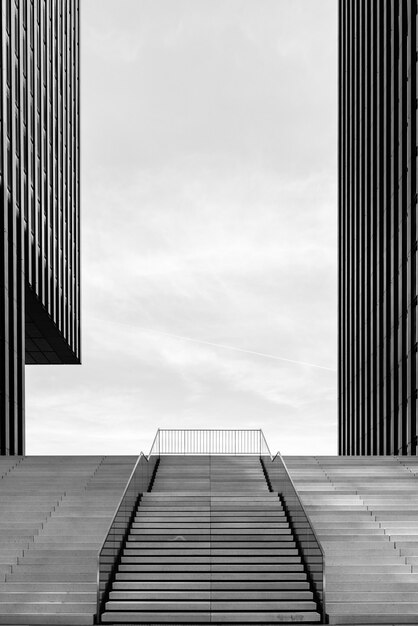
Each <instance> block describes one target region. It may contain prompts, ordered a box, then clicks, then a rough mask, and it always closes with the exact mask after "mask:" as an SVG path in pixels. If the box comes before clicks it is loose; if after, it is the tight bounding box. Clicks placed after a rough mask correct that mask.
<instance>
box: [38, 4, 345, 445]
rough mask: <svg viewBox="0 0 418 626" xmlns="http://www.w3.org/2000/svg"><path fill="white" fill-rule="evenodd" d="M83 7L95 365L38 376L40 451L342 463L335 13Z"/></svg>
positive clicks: (88, 303) (88, 358)
mask: <svg viewBox="0 0 418 626" xmlns="http://www.w3.org/2000/svg"><path fill="white" fill-rule="evenodd" d="M80 4H81V7H80V9H81V75H82V80H81V119H82V133H81V135H82V136H81V162H82V243H83V247H82V302H83V309H82V351H83V364H82V365H81V366H52V365H51V366H28V367H27V368H26V378H27V387H26V390H27V391H26V404H27V417H26V419H27V453H28V454H77V453H79V454H125V453H126V454H135V453H139V452H140V451H141V450H144V451H148V449H149V446H150V443H151V440H152V438H153V436H154V433H155V431H156V429H157V427H162V428H170V427H172V428H219V427H220V428H263V430H264V432H265V434H266V437H267V439H268V441H269V443H270V444H271V448H272V449H273V450H274V451H276V450H280V451H281V452H282V453H284V454H335V453H336V440H337V405H336V401H337V388H336V367H337V362H336V359H337V341H336V332H337V330H336V329H337V299H336V298H337V294H336V286H337V280H336V277H337V198H336V154H337V151H336V113H337V111H336V108H337V97H336V96H337V84H336V77H337V71H336V63H337V54H336V45H337V15H336V12H337V7H336V5H337V3H336V2H335V0H81V2H80Z"/></svg>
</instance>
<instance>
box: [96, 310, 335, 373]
mask: <svg viewBox="0 0 418 626" xmlns="http://www.w3.org/2000/svg"><path fill="white" fill-rule="evenodd" d="M92 319H93V320H95V321H97V322H103V323H109V320H104V319H101V318H99V317H94V318H92ZM111 323H112V324H120V325H123V326H130V327H132V328H135V329H136V330H141V331H144V332H147V333H155V334H157V335H164V336H166V337H173V338H174V339H180V340H181V341H190V342H192V343H198V344H202V345H205V346H211V347H213V348H221V349H222V350H232V351H233V352H242V353H244V354H251V355H254V356H259V357H262V358H265V359H273V360H274V361H284V362H285V363H293V364H294V365H302V366H305V367H314V368H316V369H320V370H326V371H328V372H336V371H337V370H336V369H335V368H332V367H327V366H325V365H318V364H317V363H307V362H306V361H298V360H296V359H288V358H286V357H283V356H278V355H277V354H268V353H266V352H257V351H255V350H246V349H245V348H238V347H237V346H228V345H225V344H222V343H215V342H213V341H205V340H204V339H196V338H194V337H185V336H184V335H176V334H175V333H168V332H166V331H164V330H157V329H156V328H145V327H144V326H138V325H137V324H128V323H126V322H115V321H113V322H111Z"/></svg>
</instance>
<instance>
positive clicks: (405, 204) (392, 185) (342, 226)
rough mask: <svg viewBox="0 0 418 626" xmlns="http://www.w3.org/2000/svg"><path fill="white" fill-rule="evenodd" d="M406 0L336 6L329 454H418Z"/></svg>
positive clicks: (412, 119) (413, 49) (409, 13)
mask: <svg viewBox="0 0 418 626" xmlns="http://www.w3.org/2000/svg"><path fill="white" fill-rule="evenodd" d="M416 34H417V2H416V0H384V1H383V2H374V1H373V0H340V2H339V164H338V167H339V200H338V202H339V453H340V454H348V455H354V454H368V455H373V454H398V453H399V454H409V455H415V454H416V453H417V416H416V398H417V337H416V306H417V284H416V280H417V274H416V259H417V230H416V228H417V221H416V210H417V184H416V178H417V102H418V100H417V91H416V87H417V82H416V73H417V58H418V57H417V40H416Z"/></svg>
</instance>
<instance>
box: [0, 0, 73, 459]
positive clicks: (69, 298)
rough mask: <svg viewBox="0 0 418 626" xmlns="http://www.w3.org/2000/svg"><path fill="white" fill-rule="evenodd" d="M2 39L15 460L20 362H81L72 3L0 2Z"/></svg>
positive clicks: (5, 281)
mask: <svg viewBox="0 0 418 626" xmlns="http://www.w3.org/2000/svg"><path fill="white" fill-rule="evenodd" d="M0 34H1V52H0V54H1V63H0V67H1V86H0V89H1V92H0V98H1V105H0V112H1V120H0V133H1V135H0V185H1V188H0V194H1V199H2V204H3V211H2V220H3V224H2V231H3V246H2V250H1V251H0V262H1V282H2V284H1V285H0V300H1V301H0V311H1V313H0V315H1V318H0V331H1V336H0V340H1V345H0V350H1V371H0V454H22V453H24V364H25V362H26V363H79V362H80V193H79V172H80V161H79V137H80V123H79V100H80V98H79V6H78V0H6V1H5V2H2V4H1V25H0Z"/></svg>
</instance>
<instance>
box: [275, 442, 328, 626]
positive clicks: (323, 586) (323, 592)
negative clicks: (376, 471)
mask: <svg viewBox="0 0 418 626" xmlns="http://www.w3.org/2000/svg"><path fill="white" fill-rule="evenodd" d="M277 457H278V458H279V459H280V461H281V463H282V466H283V469H284V471H285V473H286V476H287V478H288V480H289V482H290V484H291V486H292V489H293V491H294V493H295V496H296V498H297V501H298V503H299V505H300V508H301V510H302V511H303V514H304V515H305V517H306V520H307V522H308V524H309V527H310V530H311V531H312V534H313V536H314V538H315V541H316V543H317V545H318V548H319V550H320V552H321V556H322V564H323V566H322V602H321V605H322V606H321V609H322V621H323V623H324V624H325V623H326V620H327V615H326V576H325V552H324V549H323V547H322V544H321V542H320V540H319V537H318V535H317V534H316V531H315V527H314V525H313V523H312V520H311V518H310V516H309V513H308V512H307V510H306V508H305V506H304V504H303V502H302V500H301V499H300V496H299V493H298V490H297V489H296V486H295V483H294V482H293V479H292V477H291V475H290V473H289V470H288V468H287V465H286V463H285V462H284V460H283V457H282V455H281V454H280V452H277V453H276V454H275V455H274V457H273V458H272V463H274V461H275V460H276V458H277ZM267 475H268V471H267Z"/></svg>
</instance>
